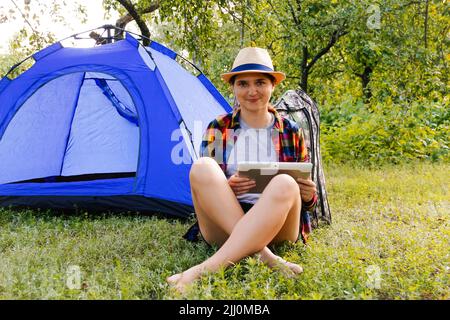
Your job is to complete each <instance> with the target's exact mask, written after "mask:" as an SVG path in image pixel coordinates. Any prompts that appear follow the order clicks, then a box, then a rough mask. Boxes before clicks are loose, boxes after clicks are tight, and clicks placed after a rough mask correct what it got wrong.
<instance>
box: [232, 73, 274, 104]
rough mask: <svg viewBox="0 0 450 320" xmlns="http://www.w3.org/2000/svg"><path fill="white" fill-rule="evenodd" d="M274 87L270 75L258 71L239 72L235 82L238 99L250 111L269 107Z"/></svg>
mask: <svg viewBox="0 0 450 320" xmlns="http://www.w3.org/2000/svg"><path fill="white" fill-rule="evenodd" d="M273 88H274V85H273V83H272V80H271V78H270V76H268V75H266V74H264V73H257V72H255V73H244V74H239V75H237V76H236V77H235V79H234V84H233V90H234V95H235V97H236V99H237V100H238V101H239V104H240V106H241V108H243V109H247V110H248V111H258V110H263V109H267V107H268V105H269V101H270V97H271V96H272V91H273Z"/></svg>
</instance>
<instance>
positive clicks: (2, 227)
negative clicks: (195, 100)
mask: <svg viewBox="0 0 450 320" xmlns="http://www.w3.org/2000/svg"><path fill="white" fill-rule="evenodd" d="M449 172H450V165H446V164H440V165H431V164H416V165H405V166H392V167H384V168H381V169H372V170H367V169H364V168H351V167H348V166H339V167H338V166H336V167H330V166H328V167H327V168H326V177H327V189H328V192H329V201H330V205H331V208H332V215H333V223H332V225H330V226H326V227H322V228H319V229H317V230H315V231H314V232H313V234H312V237H311V240H310V242H309V245H308V246H306V247H305V246H303V245H302V244H285V245H283V246H279V247H277V248H275V250H276V251H277V253H278V254H280V255H282V256H283V257H284V258H286V259H289V260H291V261H294V262H298V263H300V264H301V265H302V266H303V267H304V269H305V272H304V273H303V274H302V275H301V276H300V277H298V278H288V277H286V276H285V275H283V274H280V273H278V272H274V271H272V270H271V269H269V268H267V267H266V266H264V265H262V264H261V263H260V262H259V261H257V260H256V259H254V258H247V259H245V260H243V261H242V262H240V263H238V264H237V265H236V266H234V267H233V268H229V269H227V270H222V271H220V272H219V273H217V274H214V275H205V276H204V277H203V278H202V279H201V280H200V281H199V282H198V283H197V284H196V285H195V286H194V287H193V288H192V289H191V290H190V291H189V292H188V293H187V295H186V297H187V298H192V299H449V298H450V279H449V277H450V250H449V248H450V226H449V224H450V193H449V181H450V174H449ZM188 226H189V223H188V222H181V221H177V220H165V219H157V218H154V217H153V218H152V217H145V216H139V215H130V214H127V215H95V216H92V215H88V214H82V215H78V216H75V215H62V214H58V213H55V212H40V211H21V212H17V211H10V210H4V209H0V298H1V299H178V298H181V297H180V296H179V295H177V294H176V293H174V292H172V291H171V290H170V289H169V288H168V286H167V285H166V283H165V278H166V277H167V276H168V275H171V274H173V273H175V272H180V271H182V270H184V269H186V268H188V267H190V266H192V265H194V264H196V263H199V262H201V261H203V260H204V259H206V258H207V257H208V256H210V255H211V254H213V252H214V250H213V249H211V248H209V247H208V246H206V245H205V244H204V243H201V242H200V243H195V244H192V243H189V242H186V241H185V240H184V239H182V238H181V235H182V234H183V233H184V232H185V231H186V229H187V228H188ZM74 266H75V267H76V268H79V269H78V270H80V277H79V278H74V274H73V273H72V271H71V270H73V269H72V268H73V267H74ZM74 279H75V280H77V279H79V280H80V281H79V283H77V282H76V281H75V280H74ZM74 285H75V288H74Z"/></svg>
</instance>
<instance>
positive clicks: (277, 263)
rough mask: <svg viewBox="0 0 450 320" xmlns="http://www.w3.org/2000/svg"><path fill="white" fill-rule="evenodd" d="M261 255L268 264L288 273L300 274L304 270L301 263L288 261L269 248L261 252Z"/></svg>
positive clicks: (262, 259)
mask: <svg viewBox="0 0 450 320" xmlns="http://www.w3.org/2000/svg"><path fill="white" fill-rule="evenodd" d="M259 257H260V259H261V261H262V262H263V263H265V264H266V265H267V266H269V267H270V268H272V269H277V270H280V271H282V272H283V273H285V274H286V275H298V274H300V273H302V272H303V268H302V267H301V266H300V265H298V264H296V263H292V262H289V261H286V260H284V259H283V258H281V257H279V256H277V255H275V254H273V253H272V252H270V251H268V250H267V251H265V250H263V251H261V252H259Z"/></svg>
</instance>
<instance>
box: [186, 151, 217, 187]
mask: <svg viewBox="0 0 450 320" xmlns="http://www.w3.org/2000/svg"><path fill="white" fill-rule="evenodd" d="M221 173H222V170H221V169H220V167H219V165H218V164H217V162H216V161H215V160H214V159H212V158H209V157H202V158H199V159H197V160H195V161H194V163H193V164H192V167H191V171H190V172H189V179H190V181H191V183H196V182H201V183H208V182H209V181H210V180H211V179H213V178H214V177H216V176H217V175H220V174H221Z"/></svg>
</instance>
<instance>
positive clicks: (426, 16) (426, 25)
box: [423, 0, 429, 49]
mask: <svg viewBox="0 0 450 320" xmlns="http://www.w3.org/2000/svg"><path fill="white" fill-rule="evenodd" d="M428 5H429V0H427V1H426V3H425V22H424V29H425V30H424V34H423V41H424V44H425V49H426V48H427V47H428V43H427V35H428Z"/></svg>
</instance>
